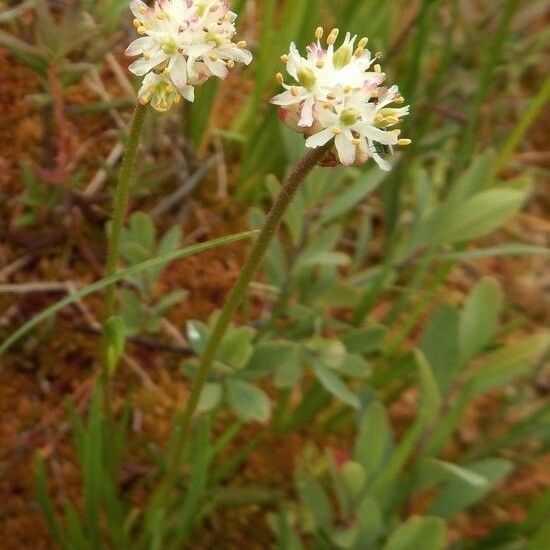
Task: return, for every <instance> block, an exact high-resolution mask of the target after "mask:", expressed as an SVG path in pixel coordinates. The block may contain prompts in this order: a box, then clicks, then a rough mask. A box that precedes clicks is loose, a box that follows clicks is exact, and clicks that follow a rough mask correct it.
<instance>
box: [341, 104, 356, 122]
mask: <svg viewBox="0 0 550 550" xmlns="http://www.w3.org/2000/svg"><path fill="white" fill-rule="evenodd" d="M358 120H359V115H358V113H357V111H356V110H355V109H352V108H349V109H344V110H343V111H342V112H341V113H340V122H341V123H342V124H345V125H346V126H352V125H353V124H355V123H356V122H357V121H358Z"/></svg>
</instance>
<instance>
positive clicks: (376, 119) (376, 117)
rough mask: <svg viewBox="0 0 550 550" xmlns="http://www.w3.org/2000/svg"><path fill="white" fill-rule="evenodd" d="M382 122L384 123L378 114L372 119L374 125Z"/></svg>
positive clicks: (381, 116)
mask: <svg viewBox="0 0 550 550" xmlns="http://www.w3.org/2000/svg"><path fill="white" fill-rule="evenodd" d="M382 122H384V115H381V114H380V113H378V114H377V115H376V116H375V117H374V123H375V124H381V123H382Z"/></svg>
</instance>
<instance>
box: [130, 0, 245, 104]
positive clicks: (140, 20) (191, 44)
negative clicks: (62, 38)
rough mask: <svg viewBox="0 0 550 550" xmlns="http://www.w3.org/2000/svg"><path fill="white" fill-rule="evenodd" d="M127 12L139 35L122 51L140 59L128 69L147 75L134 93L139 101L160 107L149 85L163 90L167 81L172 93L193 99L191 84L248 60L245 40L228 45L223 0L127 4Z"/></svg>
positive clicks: (230, 31)
mask: <svg viewBox="0 0 550 550" xmlns="http://www.w3.org/2000/svg"><path fill="white" fill-rule="evenodd" d="M130 9H131V10H132V13H133V14H134V16H135V19H134V26H135V27H136V29H137V32H138V33H139V34H141V35H143V36H142V37H140V38H138V39H136V40H134V41H133V42H132V43H131V44H130V45H129V46H128V48H127V49H126V54H127V55H129V56H138V55H139V56H140V57H139V59H137V60H136V61H134V62H133V63H132V64H131V65H130V66H129V70H130V71H131V72H132V73H134V74H135V75H137V76H144V75H147V77H149V78H146V79H144V85H145V80H147V84H148V86H147V87H145V86H142V89H141V90H140V94H139V98H140V101H142V102H143V101H151V104H152V105H153V106H154V105H156V104H158V105H164V104H165V100H166V98H167V96H163V98H162V99H161V100H159V101H158V102H156V101H154V97H155V91H151V86H152V85H154V86H157V85H160V88H159V89H160V90H164V86H165V84H166V83H168V81H170V82H171V83H172V84H173V86H174V87H175V93H176V95H178V96H182V97H184V98H185V99H187V100H188V101H193V99H194V86H197V85H200V84H202V83H204V82H205V81H206V80H208V79H209V78H210V77H212V76H217V77H219V78H225V77H226V76H227V74H228V69H230V68H232V67H233V66H234V65H235V62H240V63H245V64H247V65H248V64H249V63H250V62H251V61H252V54H251V53H250V52H249V51H248V50H246V49H245V46H246V43H245V42H237V43H234V42H232V39H233V37H234V36H235V32H236V31H235V25H234V22H235V19H236V15H235V14H234V13H232V12H231V11H229V2H228V1H227V0H156V1H155V3H154V5H153V6H152V7H149V6H147V4H145V3H144V2H142V1H141V0H132V1H131V2H130ZM149 75H152V76H149ZM154 75H156V76H154ZM160 75H162V76H160ZM155 89H156V88H155ZM163 93H164V92H163ZM174 100H175V98H172V101H170V104H172V103H173V102H174ZM156 108H157V107H155V109H156Z"/></svg>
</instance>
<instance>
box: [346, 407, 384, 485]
mask: <svg viewBox="0 0 550 550" xmlns="http://www.w3.org/2000/svg"><path fill="white" fill-rule="evenodd" d="M391 447H392V433H391V428H390V424H389V420H388V416H387V414H386V410H385V408H384V406H383V405H382V403H380V402H378V401H373V402H372V403H371V404H370V405H369V406H368V407H367V409H366V410H365V412H364V413H363V416H362V418H361V420H360V424H359V431H358V434H357V439H356V440H355V447H354V450H353V459H354V460H356V461H357V462H359V463H360V464H361V465H362V466H363V468H364V469H365V471H366V473H367V476H368V478H369V479H372V478H373V477H374V476H375V475H376V474H377V472H378V471H379V469H380V468H381V466H382V464H383V463H384V461H385V459H386V457H387V455H388V453H389V452H390V450H391Z"/></svg>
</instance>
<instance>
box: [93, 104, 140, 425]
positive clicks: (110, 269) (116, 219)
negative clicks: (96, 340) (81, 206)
mask: <svg viewBox="0 0 550 550" xmlns="http://www.w3.org/2000/svg"><path fill="white" fill-rule="evenodd" d="M146 113H147V106H146V105H141V104H138V105H137V106H136V108H135V111H134V115H133V117H132V124H131V127H130V133H129V135H128V141H127V143H126V151H125V152H124V159H123V161H122V166H121V168H120V172H119V175H118V182H117V185H116V189H115V197H114V202H113V214H112V217H111V225H110V228H109V239H108V244H107V266H106V274H107V277H110V276H112V275H114V274H115V273H116V270H117V265H118V258H119V248H120V235H121V232H122V225H123V223H124V217H125V214H126V206H127V203H128V194H129V190H130V184H131V182H132V176H133V173H134V166H135V163H136V157H137V151H138V146H139V140H140V136H141V131H142V129H143V124H144V122H145V115H146ZM115 291H116V283H112V284H110V285H109V286H107V288H106V290H105V302H104V308H103V323H104V329H105V327H106V323H107V321H108V320H109V318H110V317H111V316H112V315H113V314H114V311H115V297H116V294H115ZM106 344H107V343H106V342H105V340H104V339H102V344H101V347H102V349H101V359H102V371H101V385H102V386H103V396H104V412H105V414H106V416H107V421H109V418H110V401H111V395H110V387H109V386H110V384H109V378H110V375H111V373H110V372H109V361H108V359H107V353H106V349H105V348H106Z"/></svg>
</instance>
